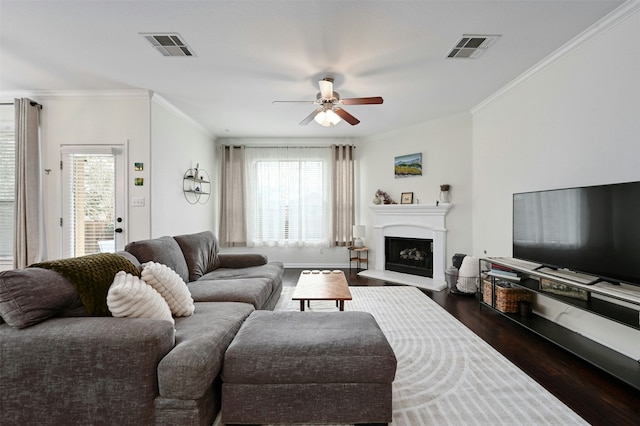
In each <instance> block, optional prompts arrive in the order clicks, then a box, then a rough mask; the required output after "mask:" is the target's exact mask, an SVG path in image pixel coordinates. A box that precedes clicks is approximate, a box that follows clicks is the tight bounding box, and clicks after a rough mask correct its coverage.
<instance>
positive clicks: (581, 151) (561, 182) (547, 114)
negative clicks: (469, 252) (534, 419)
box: [473, 8, 640, 359]
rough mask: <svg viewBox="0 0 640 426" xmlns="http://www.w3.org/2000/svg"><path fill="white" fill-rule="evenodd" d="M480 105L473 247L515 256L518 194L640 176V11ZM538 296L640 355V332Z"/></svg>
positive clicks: (567, 318) (557, 313) (555, 311)
mask: <svg viewBox="0 0 640 426" xmlns="http://www.w3.org/2000/svg"><path fill="white" fill-rule="evenodd" d="M635 10H636V12H635V13H634V14H632V15H631V16H627V17H626V19H624V20H622V21H621V22H617V23H616V24H615V25H610V26H608V27H606V29H605V30H603V31H602V32H601V33H598V36H597V37H594V38H592V39H590V40H589V41H587V42H586V43H585V44H583V45H580V46H578V47H577V48H576V49H574V50H573V51H571V52H570V53H569V54H567V55H566V56H564V57H562V58H561V59H559V60H557V61H555V62H553V63H551V64H550V65H549V66H546V67H544V68H542V69H541V70H539V71H538V72H536V73H535V74H533V75H531V76H530V77H529V78H528V79H526V80H523V81H522V82H521V83H520V84H517V85H514V86H513V87H512V88H510V89H509V90H506V91H505V92H504V93H501V94H500V95H499V96H496V97H495V98H493V99H492V100H491V101H490V102H487V103H486V104H484V105H482V106H481V107H479V108H477V109H476V110H474V112H473V212H474V214H473V252H474V253H475V254H477V255H482V254H484V253H486V254H488V255H489V256H510V255H511V224H512V216H511V215H512V205H511V203H512V194H513V193H514V192H523V191H530V190H543V189H549V188H562V187H572V186H586V185H594V184H606V183H615V182H625V181H638V180H640V141H639V137H640V79H638V76H640V59H639V58H640V56H638V54H637V51H635V52H630V51H629V50H628V43H629V41H630V40H640V12H638V11H637V10H638V9H637V8H636V9H635ZM544 299H546V298H539V305H538V307H537V310H538V312H540V313H542V314H543V315H544V316H546V317H547V318H549V319H554V320H556V321H557V322H558V323H560V324H562V325H564V326H565V327H568V328H570V329H573V330H576V331H579V332H580V333H582V334H584V335H586V336H588V337H590V338H592V339H594V340H596V341H600V342H603V343H605V344H606V345H608V346H610V347H612V348H614V349H616V350H618V351H620V352H622V353H625V354H627V355H628V356H631V357H633V358H634V359H639V358H640V345H638V341H640V336H639V333H638V332H637V331H633V330H631V329H630V328H628V327H624V326H620V325H617V324H613V323H611V322H610V321H606V320H603V319H600V318H598V317H595V316H593V315H590V314H587V313H585V312H582V311H580V310H577V309H573V308H569V309H566V310H565V309H564V306H553V304H551V303H550V302H547V301H546V300H544Z"/></svg>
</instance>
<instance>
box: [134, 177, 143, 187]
mask: <svg viewBox="0 0 640 426" xmlns="http://www.w3.org/2000/svg"><path fill="white" fill-rule="evenodd" d="M133 184H134V185H135V186H143V185H144V178H135V179H134V180H133Z"/></svg>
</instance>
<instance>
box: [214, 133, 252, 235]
mask: <svg viewBox="0 0 640 426" xmlns="http://www.w3.org/2000/svg"><path fill="white" fill-rule="evenodd" d="M244 152H245V147H244V145H242V146H229V145H222V146H221V147H220V159H221V164H220V170H221V176H220V179H221V182H220V235H219V236H218V239H219V242H220V246H221V247H246V246H247V225H246V222H247V221H246V217H247V214H246V210H245V182H244Z"/></svg>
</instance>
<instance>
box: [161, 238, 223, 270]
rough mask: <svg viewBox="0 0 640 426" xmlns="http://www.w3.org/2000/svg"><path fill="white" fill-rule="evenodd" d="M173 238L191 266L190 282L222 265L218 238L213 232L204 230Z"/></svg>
mask: <svg viewBox="0 0 640 426" xmlns="http://www.w3.org/2000/svg"><path fill="white" fill-rule="evenodd" d="M173 238H174V239H175V240H176V241H177V242H178V245H179V246H180V249H181V250H182V253H183V254H184V258H185V260H186V262H187V266H188V267H189V282H192V281H197V280H199V279H200V277H202V276H203V275H205V274H207V273H209V272H211V271H213V270H215V269H217V268H219V267H220V259H219V258H218V240H217V238H216V237H215V235H213V232H211V231H203V232H198V233H197V234H188V235H177V236H175V237H173ZM185 281H186V280H185Z"/></svg>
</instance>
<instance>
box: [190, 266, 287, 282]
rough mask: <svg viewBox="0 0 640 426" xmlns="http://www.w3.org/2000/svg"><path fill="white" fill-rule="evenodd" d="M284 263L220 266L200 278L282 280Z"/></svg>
mask: <svg viewBox="0 0 640 426" xmlns="http://www.w3.org/2000/svg"><path fill="white" fill-rule="evenodd" d="M283 273H284V265H283V264H282V262H269V263H267V264H266V265H259V266H249V267H247V268H218V269H216V270H215V271H211V272H209V273H208V274H206V275H204V276H203V277H202V278H200V280H201V281H202V280H230V279H237V278H269V279H271V280H273V281H280V280H282V275H283Z"/></svg>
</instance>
